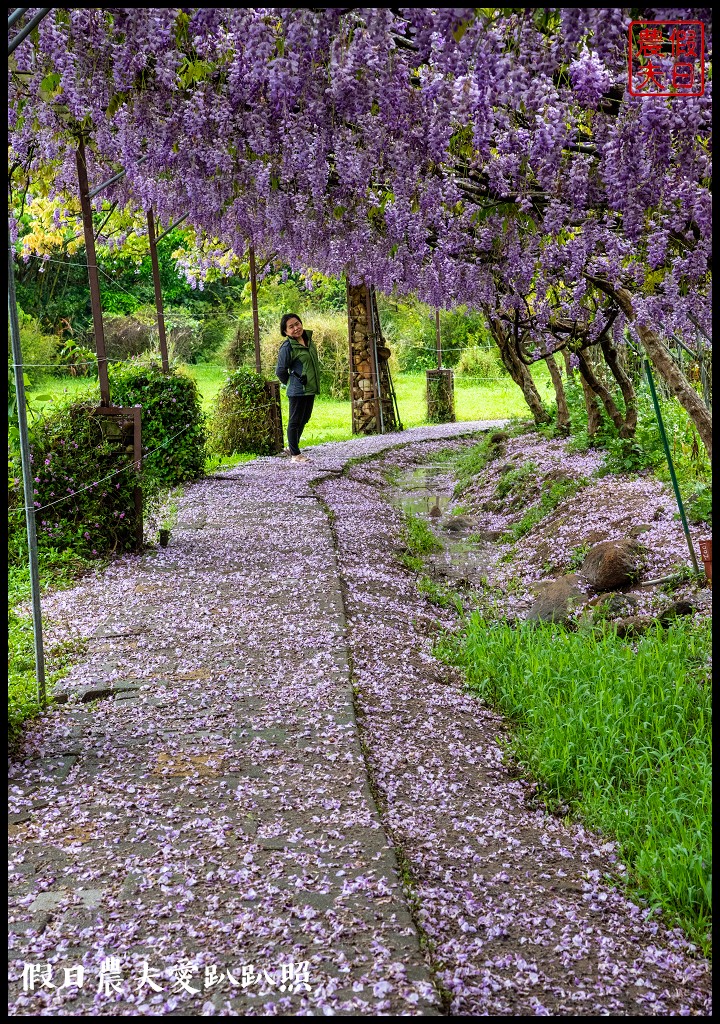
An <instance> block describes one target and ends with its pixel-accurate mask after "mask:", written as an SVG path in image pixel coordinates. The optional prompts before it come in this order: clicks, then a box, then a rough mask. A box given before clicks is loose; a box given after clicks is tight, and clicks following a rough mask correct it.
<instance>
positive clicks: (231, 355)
mask: <svg viewBox="0 0 720 1024" xmlns="http://www.w3.org/2000/svg"><path fill="white" fill-rule="evenodd" d="M222 359H223V362H224V363H225V366H226V367H227V368H228V370H230V371H231V372H232V371H234V370H237V369H239V368H240V367H241V366H254V365H255V342H254V333H253V318H252V313H242V314H241V315H240V316H239V317H238V319H237V323H236V324H235V330H234V331H233V334H232V336H231V337H230V338H229V340H228V341H227V342H226V343H225V347H224V348H223V351H222Z"/></svg>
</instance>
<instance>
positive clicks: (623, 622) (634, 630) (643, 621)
mask: <svg viewBox="0 0 720 1024" xmlns="http://www.w3.org/2000/svg"><path fill="white" fill-rule="evenodd" d="M654 622H655V620H654V619H653V618H651V617H650V616H649V615H628V616H627V617H626V618H624V619H620V620H619V621H618V622H616V623H615V629H616V630H617V635H618V636H619V637H620V638H621V639H625V638H630V637H634V636H642V635H643V633H646V632H647V631H648V629H649V628H650V626H652V625H653V623H654Z"/></svg>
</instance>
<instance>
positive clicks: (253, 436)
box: [210, 366, 275, 455]
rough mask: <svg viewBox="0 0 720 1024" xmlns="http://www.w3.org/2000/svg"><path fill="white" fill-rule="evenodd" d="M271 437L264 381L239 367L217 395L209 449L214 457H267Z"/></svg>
mask: <svg viewBox="0 0 720 1024" xmlns="http://www.w3.org/2000/svg"><path fill="white" fill-rule="evenodd" d="M274 437H275V435H274V431H273V427H272V424H271V421H270V417H269V416H268V396H267V393H266V390H265V377H263V376H262V374H259V373H255V371H254V370H251V369H250V368H249V367H247V366H241V367H240V368H239V369H237V370H235V372H234V373H231V374H230V376H229V377H228V379H227V380H226V382H225V384H224V386H223V388H222V390H221V391H220V394H219V395H218V398H217V406H216V409H215V413H214V415H213V418H212V421H211V427H210V447H211V448H212V450H213V451H214V452H216V453H217V454H218V455H235V454H239V453H241V452H250V453H253V454H255V455H267V454H269V453H270V452H272V451H273V450H274Z"/></svg>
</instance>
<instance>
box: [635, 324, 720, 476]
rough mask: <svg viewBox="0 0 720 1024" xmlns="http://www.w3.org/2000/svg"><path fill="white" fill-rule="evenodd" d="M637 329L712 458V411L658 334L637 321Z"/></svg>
mask: <svg viewBox="0 0 720 1024" xmlns="http://www.w3.org/2000/svg"><path fill="white" fill-rule="evenodd" d="M637 332H638V334H639V335H640V340H641V341H642V343H643V346H644V348H645V351H646V352H647V354H648V356H649V357H650V361H651V363H652V364H653V366H654V367H655V370H656V371H657V372H658V373H659V374H660V376H661V377H662V379H663V380H664V381H665V383H666V384H667V386H668V388H669V390H670V393H671V394H672V395H674V396H675V398H676V399H677V400H678V402H679V403H680V405H681V406H682V407H683V409H684V410H685V412H686V413H687V414H688V416H689V417H690V419H691V420H692V422H693V423H694V424H695V426H696V427H697V432H698V434H699V435H700V440H701V441H702V443H703V444H704V445H705V450H706V451H707V453H708V458H709V459H710V460H711V461H712V414H711V412H710V410H709V409H708V408H707V407H706V405H705V403H704V402H703V400H702V398H701V397H700V395H699V394H698V393H697V391H696V390H695V388H694V387H693V386H692V384H691V383H690V381H689V380H688V379H687V377H686V376H685V374H684V373H683V372H682V370H681V369H680V367H679V366H678V365H677V363H676V362H675V360H674V359H673V357H672V356H671V355H670V353H669V352H668V350H667V348H666V347H665V345H663V343H662V340H661V339H660V337H659V336H658V335H657V334H656V333H655V331H653V330H651V329H650V328H649V327H641V326H639V325H638V327H637Z"/></svg>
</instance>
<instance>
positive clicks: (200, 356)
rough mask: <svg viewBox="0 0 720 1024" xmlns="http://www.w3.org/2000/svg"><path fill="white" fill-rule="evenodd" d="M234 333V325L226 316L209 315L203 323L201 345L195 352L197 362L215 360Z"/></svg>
mask: <svg viewBox="0 0 720 1024" xmlns="http://www.w3.org/2000/svg"><path fill="white" fill-rule="evenodd" d="M233 334H234V325H233V324H232V323H231V322H230V320H229V319H228V318H227V317H226V316H212V317H208V318H207V319H206V320H205V321H204V323H203V325H202V329H201V334H200V347H199V349H198V350H197V352H196V353H195V362H198V363H200V362H202V363H208V362H211V361H213V359H214V358H216V357H217V356H218V354H219V353H220V352H221V351H222V349H223V347H224V346H225V344H226V343H227V341H228V339H229V338H230V337H232V335H233Z"/></svg>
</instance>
